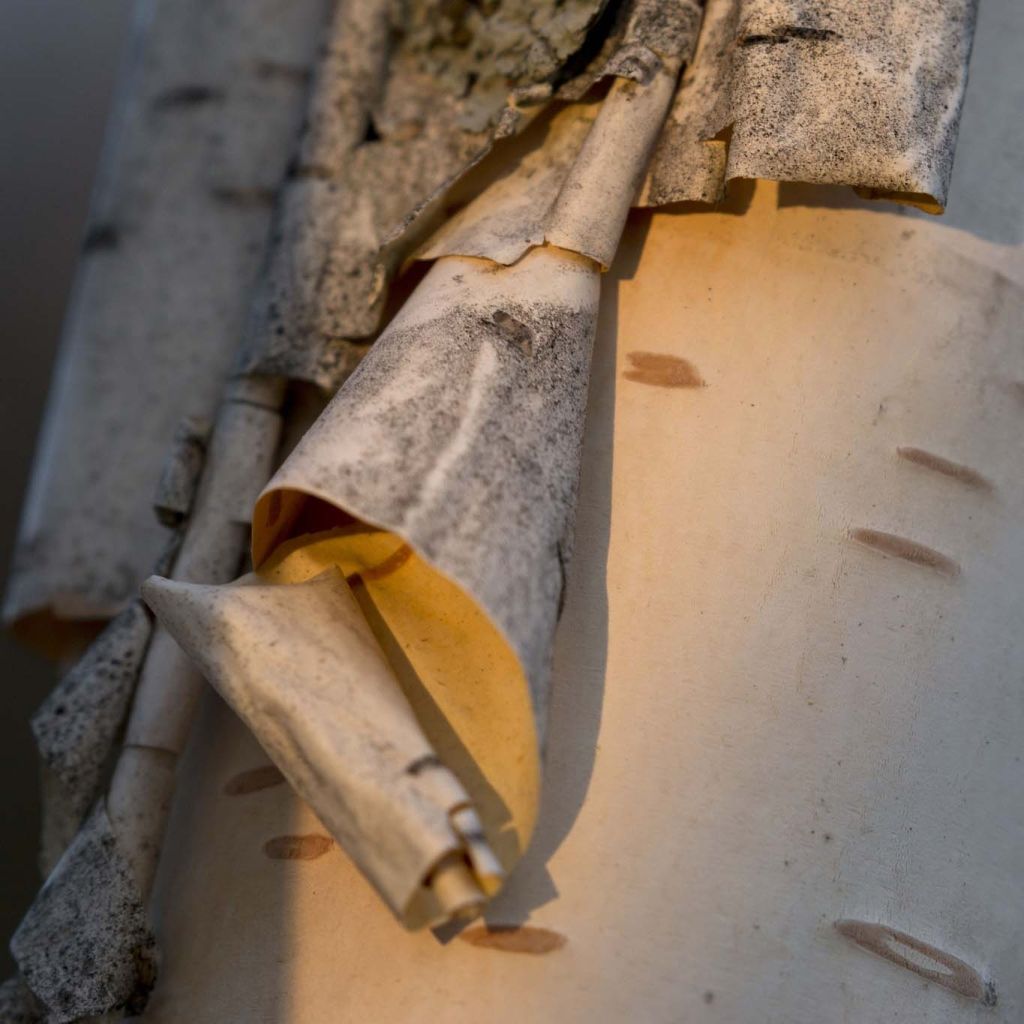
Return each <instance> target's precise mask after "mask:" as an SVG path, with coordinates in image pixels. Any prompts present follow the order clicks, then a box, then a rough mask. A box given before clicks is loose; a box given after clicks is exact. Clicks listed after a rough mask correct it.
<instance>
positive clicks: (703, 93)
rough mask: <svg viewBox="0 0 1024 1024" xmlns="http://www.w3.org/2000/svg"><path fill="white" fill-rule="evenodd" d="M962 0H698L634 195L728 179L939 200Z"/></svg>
mask: <svg viewBox="0 0 1024 1024" xmlns="http://www.w3.org/2000/svg"><path fill="white" fill-rule="evenodd" d="M976 9H977V2H976V0H950V2H947V3H938V2H936V0H877V2H874V3H865V2H864V0H832V2H830V3H828V4H811V3H807V2H804V0H708V4H707V11H706V14H705V18H704V27H703V29H702V32H701V39H700V44H699V47H698V50H697V54H696V56H695V58H694V61H693V64H692V66H691V67H690V68H689V70H688V71H687V73H686V74H685V76H684V79H683V85H682V87H681V88H680V90H679V94H678V97H677V99H676V103H675V106H674V109H673V112H672V114H671V115H670V116H669V120H668V122H667V124H666V129H665V133H664V136H663V138H662V142H661V145H660V148H659V150H658V152H657V154H656V156H655V159H654V161H653V164H652V168H651V172H650V176H649V179H648V183H647V188H646V190H645V196H644V200H643V201H644V203H645V204H646V205H650V206H657V205H660V204H663V203H671V202H678V201H681V200H701V201H705V202H714V201H717V200H718V199H720V198H721V197H722V195H723V192H724V188H725V183H726V182H727V181H728V180H730V179H732V178H771V179H777V180H780V181H806V182H813V183H818V184H844V185H852V186H854V187H856V188H859V189H862V190H865V191H867V192H868V193H869V194H872V195H878V196H881V197H884V198H890V199H893V198H902V199H903V200H904V201H908V202H914V203H916V204H917V205H921V206H922V207H923V208H925V209H928V210H930V211H931V212H938V211H939V210H941V208H942V207H943V206H944V205H945V202H946V193H947V190H948V186H949V178H950V173H951V170H952V164H953V152H954V149H955V145H956V135H957V127H958V124H959V117H960V107H961V104H962V101H963V93H964V88H965V86H966V82H967V63H968V59H969V57H970V52H971V41H972V38H973V33H974V19H975V13H976Z"/></svg>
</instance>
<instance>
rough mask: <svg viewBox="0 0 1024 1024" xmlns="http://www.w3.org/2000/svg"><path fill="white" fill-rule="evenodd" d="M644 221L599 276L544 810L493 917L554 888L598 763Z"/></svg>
mask: <svg viewBox="0 0 1024 1024" xmlns="http://www.w3.org/2000/svg"><path fill="white" fill-rule="evenodd" d="M650 225H651V214H650V212H647V211H634V212H633V213H632V214H631V215H630V218H629V221H628V223H627V226H626V231H625V234H624V236H623V240H622V245H621V246H620V249H619V256H618V258H617V259H616V261H615V264H614V265H613V267H612V268H611V269H610V270H609V271H608V273H607V274H605V275H604V278H603V279H602V282H601V306H600V312H599V315H598V326H597V337H596V339H595V342H594V357H593V363H592V366H591V375H590V394H589V400H588V405H587V420H586V433H585V436H584V440H583V455H582V472H581V479H580V492H579V500H578V504H577V513H576V542H575V551H574V554H573V560H572V563H571V565H570V566H569V581H568V590H567V593H566V602H565V609H564V612H563V614H562V618H561V621H560V622H559V625H558V634H557V636H556V639H555V658H554V674H553V678H552V689H551V703H550V707H549V713H548V731H547V740H546V752H545V760H544V787H543V792H542V796H541V808H540V817H539V820H538V822H537V829H536V832H535V833H534V836H533V840H532V841H531V843H530V846H529V848H528V849H527V851H526V854H525V856H524V857H523V859H522V861H521V862H520V863H519V865H518V866H517V868H516V870H515V872H514V873H513V875H512V877H511V878H510V879H509V881H508V884H507V885H506V886H505V888H504V890H503V891H502V892H501V893H500V894H499V895H498V896H497V897H496V899H495V900H494V901H493V902H492V903H491V904H490V906H489V907H488V909H487V912H486V914H485V917H486V920H487V923H488V924H489V925H492V926H495V925H517V924H522V923H524V922H525V921H526V920H527V919H528V918H529V916H530V913H531V912H532V911H533V910H535V909H536V908H538V907H540V906H543V905H544V904H546V903H548V902H550V901H551V900H553V899H554V898H555V897H557V895H558V890H557V887H556V886H555V884H554V881H553V879H552V878H551V875H550V872H549V871H548V867H547V865H548V862H549V861H550V859H551V857H552V856H553V855H554V854H555V852H556V851H557V850H558V848H559V847H560V846H561V845H562V843H563V842H564V841H565V838H566V837H567V836H568V835H569V833H570V831H571V830H572V827H573V824H574V823H575V821H576V819H577V817H578V816H579V813H580V810H581V809H582V807H583V802H584V800H585V798H586V795H587V790H588V788H589V786H590V780H591V777H592V775H593V771H594V758H595V753H596V750H597V739H598V734H599V732H600V727H601V713H602V708H603V704H604V686H605V671H606V667H607V659H608V589H607V564H608V546H609V540H610V534H611V506H612V466H613V459H614V432H615V380H616V350H617V342H618V337H617V335H618V320H619V286H620V283H621V282H622V281H623V280H626V279H628V278H630V277H632V276H633V274H634V273H635V272H636V267H637V263H638V261H639V258H640V253H641V252H642V250H643V245H644V240H645V238H646V236H647V232H648V230H649V229H650Z"/></svg>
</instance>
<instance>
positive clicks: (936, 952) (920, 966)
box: [835, 920, 997, 1006]
mask: <svg viewBox="0 0 1024 1024" xmlns="http://www.w3.org/2000/svg"><path fill="white" fill-rule="evenodd" d="M835 928H836V931H838V932H839V934H840V935H844V936H845V937H846V938H848V939H852V940H853V941H854V942H856V943H857V945H858V946H860V947H861V948H862V949H866V950H867V951H868V952H869V953H874V954H875V955H876V956H880V957H883V958H884V959H886V960H889V961H890V962H892V963H894V964H896V965H897V966H899V967H906V968H907V970H908V971H913V972H914V973H915V974H920V975H921V977H922V978H927V979H928V980H929V981H934V982H935V984H936V985H941V986H942V987H943V988H948V989H949V990H950V991H951V992H956V993H957V994H959V995H962V996H966V997H967V998H968V999H976V1000H978V1002H980V1003H983V1004H984V1005H985V1006H995V1005H996V999H997V997H996V989H995V985H994V984H993V983H992V982H991V981H986V980H985V979H984V978H983V977H982V976H981V974H979V973H978V971H976V970H975V969H974V968H973V967H971V965H970V964H967V963H964V961H963V960H960V959H959V958H958V957H955V956H953V955H952V954H951V953H947V952H945V951H944V950H941V949H938V948H937V947H936V946H932V945H930V944H929V943H927V942H923V941H922V940H921V939H916V938H914V936H913V935H908V934H907V933H906V932H900V931H896V929H895V928H889V927H887V926H886V925H884V924H871V923H870V922H868V921H851V920H842V921H836V923H835ZM900 947H903V950H904V952H901V950H900ZM906 950H909V951H910V952H911V953H912V954H917V955H916V956H914V955H908V954H907V952H905V951H906ZM922 960H924V961H931V962H932V964H933V966H930V965H929V964H928V963H926V962H922Z"/></svg>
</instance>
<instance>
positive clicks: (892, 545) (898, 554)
mask: <svg viewBox="0 0 1024 1024" xmlns="http://www.w3.org/2000/svg"><path fill="white" fill-rule="evenodd" d="M850 537H851V539H852V540H855V541H857V543H858V544H863V545H865V546H866V547H869V548H874V549H875V551H880V552H881V553H882V554H883V555H891V556H892V557H893V558H902V559H903V560H904V561H907V562H913V563H914V565H922V566H924V567H925V568H928V569H935V570H936V572H940V573H942V574H943V575H945V576H959V575H960V566H959V565H958V564H957V563H956V562H954V561H953V559H952V558H949V557H948V556H947V555H944V554H942V552H941V551H936V550H935V549H934V548H929V547H926V546H925V545H924V544H918V543H917V541H914V540H909V539H908V538H906V537H898V536H897V535H896V534H894V533H883V532H882V531H881V530H866V529H856V530H851V531H850Z"/></svg>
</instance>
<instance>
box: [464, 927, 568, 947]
mask: <svg viewBox="0 0 1024 1024" xmlns="http://www.w3.org/2000/svg"><path fill="white" fill-rule="evenodd" d="M459 938H460V939H462V941H463V942H468V943H469V944H470V945H471V946H479V947H481V948H482V949H497V950H499V951H500V952H502V953H533V954H541V953H553V952H554V951H555V950H556V949H561V948H562V947H563V946H565V945H566V944H567V943H568V941H569V940H568V939H567V938H566V937H565V936H564V935H561V934H559V933H558V932H553V931H551V930H550V929H548V928H534V927H531V926H530V925H527V924H524V925H509V924H494V925H483V926H479V927H476V928H469V929H467V930H466V931H464V932H460V933H459Z"/></svg>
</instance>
